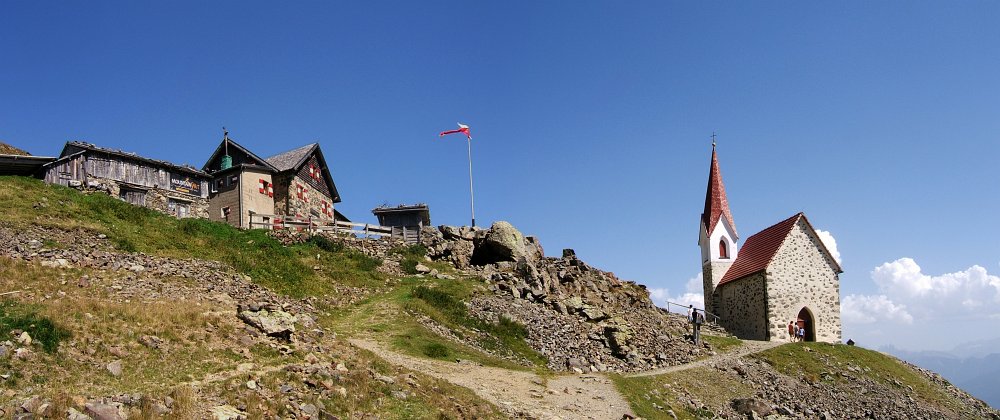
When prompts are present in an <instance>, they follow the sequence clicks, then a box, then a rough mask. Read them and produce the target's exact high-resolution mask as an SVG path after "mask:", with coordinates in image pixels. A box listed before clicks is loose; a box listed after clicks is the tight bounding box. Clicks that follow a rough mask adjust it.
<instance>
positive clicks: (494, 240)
mask: <svg viewBox="0 0 1000 420" xmlns="http://www.w3.org/2000/svg"><path fill="white" fill-rule="evenodd" d="M476 236H477V237H478V236H479V234H478V232H477V235H476ZM525 256H526V253H525V246H524V235H523V234H521V232H520V231H518V230H517V229H516V228H514V226H513V225H511V224H510V223H508V222H504V221H500V222H496V223H493V226H490V229H489V230H488V231H486V234H485V235H484V236H483V238H482V240H480V241H477V243H476V248H475V251H474V252H473V255H472V260H473V264H476V265H486V264H493V263H497V262H500V261H517V260H518V258H520V257H525Z"/></svg>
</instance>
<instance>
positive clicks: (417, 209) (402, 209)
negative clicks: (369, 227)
mask: <svg viewBox="0 0 1000 420" xmlns="http://www.w3.org/2000/svg"><path fill="white" fill-rule="evenodd" d="M393 213H403V214H413V213H416V214H418V215H419V216H420V219H421V220H422V221H423V223H424V226H429V225H430V224H431V210H430V208H428V207H427V204H424V203H420V204H412V205H406V204H400V205H398V206H396V207H390V206H389V205H382V206H378V207H376V208H374V209H372V214H374V215H375V216H376V217H379V223H382V222H381V220H382V219H381V217H382V215H385V214H393Z"/></svg>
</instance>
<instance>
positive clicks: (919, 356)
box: [881, 337, 1000, 407]
mask: <svg viewBox="0 0 1000 420" xmlns="http://www.w3.org/2000/svg"><path fill="white" fill-rule="evenodd" d="M881 351H884V352H886V353H889V354H892V355H894V356H896V357H899V358H900V359H903V360H906V361H907V362H910V363H913V364H915V365H917V366H920V367H922V368H926V369H930V370H933V371H935V372H937V373H939V374H941V375H942V376H944V377H945V378H947V379H948V380H949V381H951V382H952V383H953V384H954V385H955V386H958V387H959V388H962V389H964V390H966V391H967V392H969V393H970V394H972V395H974V396H975V397H976V398H979V399H981V400H983V401H985V402H986V403H987V404H989V405H991V406H993V407H1000V388H998V387H997V386H996V383H997V382H996V378H997V377H1000V337H997V338H992V339H984V340H977V341H972V342H968V343H963V344H960V345H957V346H955V348H954V349H952V350H950V351H933V350H925V351H909V350H903V349H898V348H895V347H893V346H891V345H890V346H885V347H883V348H881Z"/></svg>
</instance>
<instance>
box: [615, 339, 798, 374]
mask: <svg viewBox="0 0 1000 420" xmlns="http://www.w3.org/2000/svg"><path fill="white" fill-rule="evenodd" d="M782 344H785V342H784V341H753V340H743V344H742V345H741V346H740V347H739V348H738V349H736V350H734V351H729V352H725V353H722V354H717V355H715V356H711V357H708V358H705V359H701V360H698V361H696V362H691V363H685V364H683V365H677V366H669V367H665V368H662V369H654V370H647V371H645V372H638V373H632V374H626V375H625V376H627V377H638V376H654V375H662V374H664V373H671V372H679V371H682V370H687V369H693V368H696V367H702V366H708V365H711V364H714V363H717V362H722V361H729V360H735V359H739V358H741V357H743V356H746V355H748V354H754V353H760V352H762V351H764V350H767V349H771V348H774V347H778V346H780V345H782Z"/></svg>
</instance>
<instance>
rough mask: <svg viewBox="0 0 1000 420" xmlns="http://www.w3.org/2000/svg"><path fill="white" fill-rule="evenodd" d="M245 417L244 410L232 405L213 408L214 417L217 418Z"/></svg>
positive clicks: (227, 419) (231, 419) (225, 419)
mask: <svg viewBox="0 0 1000 420" xmlns="http://www.w3.org/2000/svg"><path fill="white" fill-rule="evenodd" d="M245 417H246V415H244V414H243V412H242V411H240V410H237V409H236V407H233V406H231V405H220V406H217V407H215V408H213V409H212V418H213V419H215V420H237V419H241V418H245Z"/></svg>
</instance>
